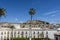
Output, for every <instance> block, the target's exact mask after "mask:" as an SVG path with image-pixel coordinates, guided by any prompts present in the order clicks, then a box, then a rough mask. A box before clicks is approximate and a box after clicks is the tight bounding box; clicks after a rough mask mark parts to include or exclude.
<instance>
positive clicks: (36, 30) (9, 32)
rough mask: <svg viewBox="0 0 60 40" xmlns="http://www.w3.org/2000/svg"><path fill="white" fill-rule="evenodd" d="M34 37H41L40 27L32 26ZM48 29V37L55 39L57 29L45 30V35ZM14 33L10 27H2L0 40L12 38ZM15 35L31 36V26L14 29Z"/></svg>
mask: <svg viewBox="0 0 60 40" xmlns="http://www.w3.org/2000/svg"><path fill="white" fill-rule="evenodd" d="M31 31H32V38H41V33H42V29H40V28H32V29H31ZM46 31H47V32H48V37H49V38H51V39H54V33H56V32H57V30H49V29H47V30H43V32H44V37H46ZM11 35H12V30H11V29H9V28H1V29H0V40H4V39H7V38H8V39H10V38H11ZM13 37H16V38H17V37H19V38H21V37H24V38H29V28H20V29H14V30H13Z"/></svg>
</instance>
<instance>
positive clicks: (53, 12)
mask: <svg viewBox="0 0 60 40" xmlns="http://www.w3.org/2000/svg"><path fill="white" fill-rule="evenodd" d="M56 12H58V10H55V11H51V12H48V13H45V14H44V15H45V16H47V15H51V14H55V13H56Z"/></svg>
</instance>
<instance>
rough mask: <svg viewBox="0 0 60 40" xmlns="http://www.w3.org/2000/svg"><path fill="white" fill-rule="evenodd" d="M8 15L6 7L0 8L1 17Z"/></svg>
mask: <svg viewBox="0 0 60 40" xmlns="http://www.w3.org/2000/svg"><path fill="white" fill-rule="evenodd" d="M5 15H6V9H4V8H0V18H1V17H2V16H5Z"/></svg>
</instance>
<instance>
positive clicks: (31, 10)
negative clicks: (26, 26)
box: [29, 8, 35, 21]
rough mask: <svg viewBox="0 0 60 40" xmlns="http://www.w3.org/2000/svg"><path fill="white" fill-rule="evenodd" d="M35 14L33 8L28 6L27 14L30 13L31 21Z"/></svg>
mask: <svg viewBox="0 0 60 40" xmlns="http://www.w3.org/2000/svg"><path fill="white" fill-rule="evenodd" d="M34 14H35V9H34V8H30V10H29V15H31V21H32V17H33V15H34Z"/></svg>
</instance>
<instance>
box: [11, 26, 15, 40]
mask: <svg viewBox="0 0 60 40" xmlns="http://www.w3.org/2000/svg"><path fill="white" fill-rule="evenodd" d="M10 28H11V29H12V32H11V34H12V35H11V40H13V29H14V28H15V27H14V26H13V25H12V26H10Z"/></svg>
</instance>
